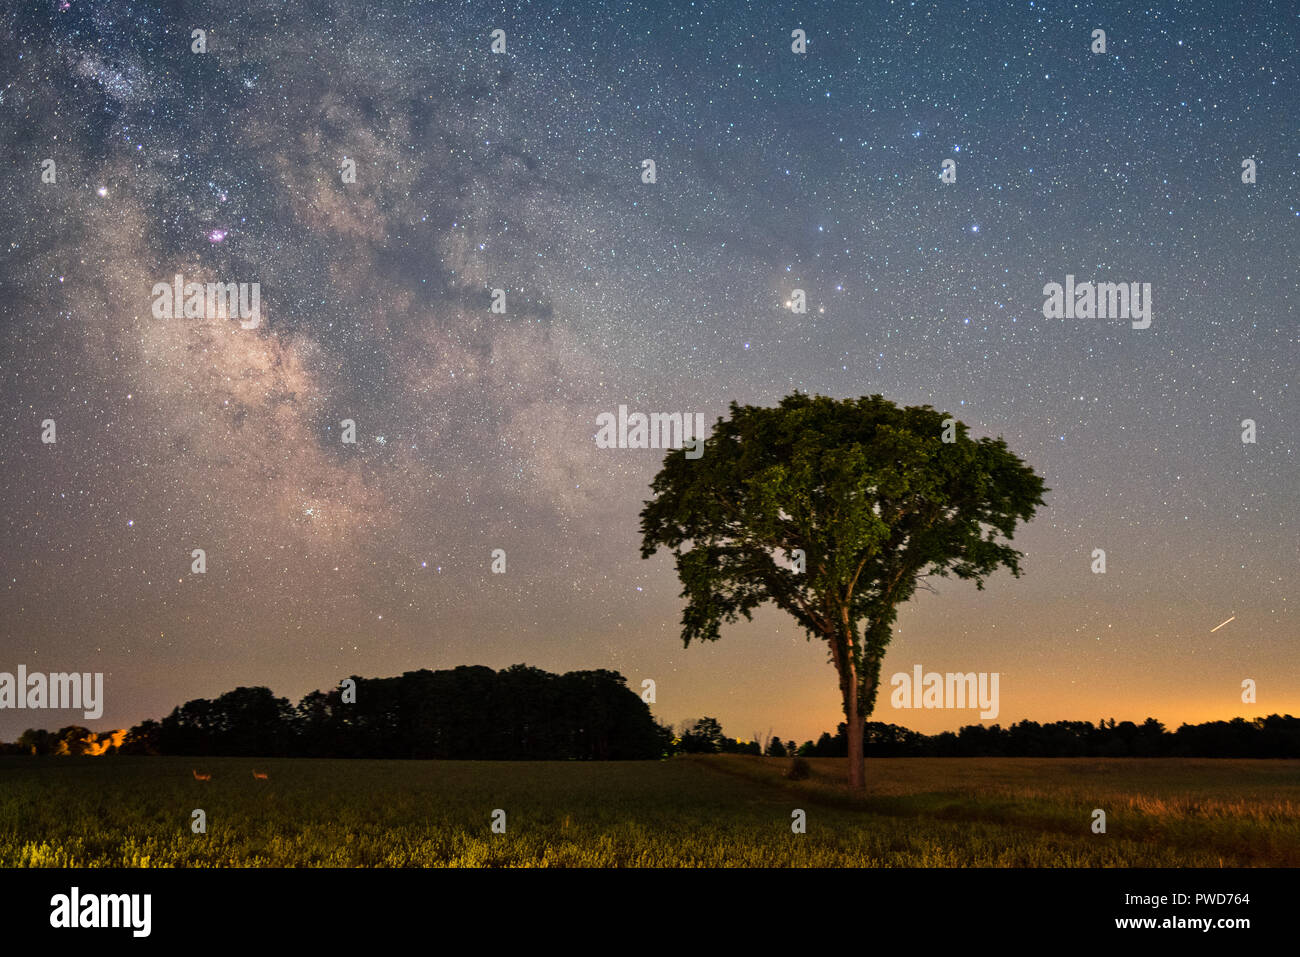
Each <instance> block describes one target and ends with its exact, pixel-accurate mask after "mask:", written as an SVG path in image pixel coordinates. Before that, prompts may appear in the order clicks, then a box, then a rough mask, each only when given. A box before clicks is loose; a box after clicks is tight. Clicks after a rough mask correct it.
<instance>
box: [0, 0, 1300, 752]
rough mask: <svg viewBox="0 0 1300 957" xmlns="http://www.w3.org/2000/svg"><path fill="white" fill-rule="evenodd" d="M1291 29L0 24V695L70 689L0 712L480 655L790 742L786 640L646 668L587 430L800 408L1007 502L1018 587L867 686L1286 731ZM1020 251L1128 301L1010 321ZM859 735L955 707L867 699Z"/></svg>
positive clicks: (129, 704) (1089, 13) (1226, 7)
mask: <svg viewBox="0 0 1300 957" xmlns="http://www.w3.org/2000/svg"><path fill="white" fill-rule="evenodd" d="M1245 10H1249V13H1245V12H1241V11H1245ZM194 28H202V29H205V30H207V38H206V39H207V47H208V50H207V52H206V53H204V54H198V53H194V52H192V51H191V42H192V41H191V30H192V29H194ZM796 28H798V29H803V30H805V31H806V33H807V37H808V47H807V52H806V53H804V54H798V53H795V52H792V50H791V43H792V39H791V31H792V30H794V29H796ZM1098 28H1100V29H1104V30H1105V31H1106V42H1107V51H1106V53H1105V54H1094V53H1093V52H1091V49H1090V45H1091V43H1092V39H1091V35H1092V31H1093V30H1094V29H1098ZM494 29H502V30H504V31H505V32H506V52H505V53H503V54H494V53H492V52H491V49H490V46H491V42H492V41H491V37H490V34H491V32H492V31H493V30H494ZM1298 35H1300V17H1298V16H1297V11H1296V7H1295V5H1294V4H1292V3H1274V4H1270V3H1262V2H1261V3H1250V4H1245V3H1241V4H1238V3H1215V2H1206V3H1200V4H1189V3H1181V4H1177V5H1175V4H1173V3H1172V2H1167V0H1166V2H1160V3H1151V4H1138V5H1131V4H1084V3H1077V4H1065V3H1056V2H1047V3H1042V2H1038V0H1034V2H1028V0H1025V2H1015V3H988V4H986V3H971V4H967V5H962V4H923V3H904V2H888V0H881V2H874V0H873V2H871V3H861V4H851V3H798V4H781V3H752V4H744V3H740V2H735V3H716V2H715V3H702V2H696V3H688V2H680V0H679V2H668V3H655V4H611V3H595V4H591V3H577V2H575V3H567V2H565V3H560V2H555V3H551V4H532V5H529V4H519V5H515V4H506V5H492V4H484V3H477V2H474V3H464V4H461V5H458V6H457V5H448V4H433V3H419V4H416V3H397V2H368V3H347V2H318V3H304V4H297V3H290V4H285V3H280V2H265V0H254V2H243V0H240V2H230V3H221V2H213V3H173V2H155V3H134V2H117V0H114V2H108V0H99V2H91V0H42V2H35V3H28V2H24V3H21V4H19V3H10V4H6V5H5V9H4V10H3V12H2V13H0V154H2V156H0V158H2V162H0V199H2V201H0V228H2V234H0V239H2V244H0V329H2V335H3V374H2V376H0V427H2V428H3V442H0V469H2V474H3V482H2V483H0V515H2V516H3V545H2V547H0V582H2V583H3V588H0V671H10V672H12V671H15V670H16V669H17V666H18V665H20V664H22V665H26V666H27V668H28V669H29V670H32V671H90V672H96V671H102V672H104V673H105V696H106V705H105V711H104V715H103V718H102V720H101V721H98V722H84V721H83V720H82V718H81V715H80V713H75V712H47V713H44V714H34V713H33V712H29V711H23V712H16V711H4V712H0V739H5V740H12V739H13V738H14V737H16V736H17V735H18V734H19V733H20V732H21V731H22V730H23V729H24V728H26V727H30V726H33V725H35V726H39V727H48V728H57V727H61V726H63V725H66V724H72V723H79V724H80V723H89V724H91V726H92V727H94V728H96V729H97V730H98V729H105V728H116V727H127V726H129V725H131V724H134V723H137V722H138V721H140V720H141V719H143V718H146V717H154V718H158V717H162V716H163V715H165V714H166V713H167V712H168V711H170V709H171V708H172V707H173V706H174V705H177V704H180V703H181V702H183V701H185V700H188V699H190V698H195V697H213V696H215V695H217V694H219V693H221V692H223V691H226V690H230V689H232V688H234V687H236V686H238V685H267V686H269V687H271V688H272V689H274V690H275V692H276V693H277V694H281V695H285V696H288V697H289V698H290V699H291V700H293V701H296V700H297V699H298V698H299V697H300V696H301V695H302V694H304V693H306V692H307V691H310V690H312V689H316V688H330V687H333V686H335V685H336V684H337V682H338V680H339V679H340V678H342V677H345V676H347V675H349V674H361V675H366V676H382V675H390V674H397V673H400V672H402V671H406V670H410V669H416V668H447V667H454V666H456V665H460V664H484V665H488V666H491V667H494V668H499V667H505V666H507V665H510V664H513V663H516V662H527V663H528V664H531V665H535V666H537V667H541V668H544V669H546V670H549V671H568V670H575V669H590V668H610V669H615V670H618V671H620V672H622V673H623V674H624V675H625V676H627V678H628V680H629V683H630V684H631V685H632V686H633V687H634V688H636V689H638V690H639V689H640V685H641V681H642V679H644V678H653V679H654V680H655V681H656V683H657V703H656V704H655V705H654V707H653V710H654V713H655V715H656V716H657V717H658V718H659V719H660V720H662V721H665V722H673V723H677V722H680V721H682V720H683V719H686V718H694V717H698V716H700V715H712V716H715V717H717V718H718V719H719V720H720V721H721V722H722V725H723V728H724V729H725V730H726V731H727V733H728V734H730V735H732V736H734V737H740V738H749V737H750V736H751V734H752V733H753V732H755V731H757V732H760V733H766V732H767V730H768V729H769V728H771V729H774V730H775V731H776V732H777V733H778V734H780V735H781V736H783V737H785V738H797V739H798V740H800V741H802V740H804V739H805V738H811V737H816V735H817V734H819V733H820V732H821V731H823V730H826V729H833V728H834V726H835V723H836V722H837V721H838V720H841V718H840V699H839V694H838V690H837V686H836V679H835V674H834V671H833V669H832V668H831V666H830V665H829V664H828V663H827V656H826V651H825V648H824V646H822V645H820V644H816V645H813V644H809V643H807V642H806V641H805V638H804V636H803V634H802V633H801V632H800V631H799V630H798V628H797V626H796V625H795V624H794V623H793V621H791V620H789V619H787V618H785V617H784V616H782V615H780V614H779V613H777V612H775V611H772V612H765V613H760V614H759V615H758V616H757V617H756V619H755V621H754V622H753V623H743V622H742V623H741V624H738V625H734V626H731V627H729V628H727V629H724V632H723V639H722V641H720V642H718V643H716V644H713V645H705V646H701V647H695V646H692V647H691V648H689V649H683V647H682V643H681V639H680V624H679V616H680V614H681V608H682V605H683V599H681V598H679V597H678V593H679V591H680V586H679V584H678V583H677V580H676V577H675V574H674V571H673V566H672V560H671V556H669V555H668V554H666V553H660V554H659V555H657V556H656V557H655V558H653V559H651V560H648V561H645V560H642V559H641V558H640V557H639V543H640V533H639V528H638V521H639V520H638V513H639V512H640V510H641V507H642V503H643V501H644V500H645V499H646V498H647V497H648V496H649V488H648V486H649V482H650V480H651V478H652V477H653V475H654V474H655V472H656V471H657V469H658V466H659V463H660V461H661V460H662V456H663V453H662V451H658V450H636V449H602V448H597V446H596V443H595V441H594V435H595V433H596V429H597V427H596V416H597V415H599V414H600V413H602V412H614V411H616V410H617V408H618V406H619V405H627V406H628V408H629V409H630V410H633V411H642V412H652V411H659V412H674V411H680V412H697V411H698V412H703V413H704V414H705V417H706V420H707V422H709V423H710V424H712V422H713V421H714V420H715V419H716V417H717V416H719V415H721V414H724V413H725V412H726V409H727V405H728V403H729V402H730V401H732V400H736V401H739V402H742V403H752V404H758V405H773V404H775V403H776V402H777V401H779V399H780V398H781V397H782V396H784V395H786V394H788V393H790V392H792V391H794V390H796V389H798V390H802V391H805V392H810V393H820V394H824V395H831V396H835V397H850V396H860V395H866V394H872V393H882V394H884V395H885V396H886V397H887V398H889V399H891V400H893V401H895V402H898V403H899V404H906V405H913V404H923V403H925V404H930V405H933V406H934V407H935V408H937V409H941V410H945V411H947V412H950V413H951V414H952V415H954V416H956V417H957V418H959V419H961V420H962V421H963V422H965V423H967V424H968V425H969V426H970V427H971V430H972V433H973V434H974V435H976V436H980V435H994V436H997V435H1000V436H1003V437H1004V438H1005V439H1006V440H1007V442H1008V444H1009V446H1010V448H1011V449H1012V451H1014V452H1015V453H1017V454H1018V455H1020V456H1021V457H1022V458H1024V459H1025V461H1026V462H1027V463H1028V464H1030V465H1031V466H1032V467H1033V468H1034V469H1035V471H1037V472H1038V474H1040V475H1041V476H1043V478H1044V480H1045V482H1046V484H1047V485H1048V486H1049V487H1050V488H1051V490H1052V491H1051V492H1049V493H1048V495H1047V507H1046V508H1044V509H1041V510H1040V512H1039V514H1038V516H1037V517H1036V518H1035V519H1034V520H1033V521H1032V522H1031V523H1030V524H1029V525H1028V526H1026V527H1024V528H1023V530H1022V531H1020V532H1019V533H1018V534H1017V536H1016V539H1015V544H1016V546H1017V547H1019V548H1020V549H1021V550H1023V551H1024V552H1025V553H1026V559H1025V561H1024V572H1025V574H1024V577H1023V578H1021V579H1018V580H1017V579H1015V578H1013V577H1012V576H1011V575H1010V574H1009V573H1007V572H1005V571H1003V572H1000V573H999V574H998V575H996V576H994V577H993V578H992V579H991V580H990V582H989V585H988V587H987V588H986V589H985V590H984V591H982V592H980V591H977V590H976V589H975V587H974V585H973V584H970V583H962V582H957V581H955V580H943V579H939V580H938V581H937V584H936V588H937V590H938V594H931V593H927V592H922V593H919V594H918V596H917V598H916V599H915V600H914V601H913V602H912V603H910V604H909V605H908V606H907V607H906V608H905V609H904V610H903V611H902V613H901V615H900V617H899V627H898V630H897V633H896V636H895V638H894V641H893V643H892V645H891V646H890V650H889V653H888V655H887V657H886V659H885V663H884V667H883V675H882V677H884V678H885V680H886V681H887V679H888V676H889V675H891V674H893V673H894V672H897V671H907V672H910V671H911V669H912V667H913V665H916V664H920V665H922V666H923V667H924V668H925V669H926V670H927V671H929V670H936V671H976V672H994V671H996V672H999V673H1000V675H1001V713H1000V714H999V716H998V718H997V719H996V721H997V723H1000V724H1002V725H1003V726H1006V725H1007V724H1009V723H1010V722H1012V721H1015V720H1019V719H1021V718H1031V719H1034V720H1038V721H1050V720H1056V719H1080V720H1091V721H1096V720H1097V719H1099V718H1102V717H1106V718H1109V717H1114V718H1116V719H1118V720H1124V719H1130V720H1135V721H1141V720H1142V719H1143V718H1144V717H1146V716H1148V715H1153V716H1155V717H1157V718H1159V719H1161V720H1162V721H1164V722H1165V723H1166V724H1168V725H1170V726H1171V727H1175V726H1177V725H1178V724H1179V723H1181V722H1183V721H1188V722H1196V721H1203V720H1209V719H1218V718H1229V717H1233V716H1237V715H1243V716H1245V717H1254V716H1256V715H1263V714H1269V713H1274V712H1277V713H1287V712H1290V713H1293V714H1296V713H1300V653H1298V652H1297V639H1298V638H1300V627H1298V626H1297V616H1296V613H1297V604H1300V598H1298V597H1297V595H1298V591H1297V566H1298V564H1300V537H1298V535H1297V527H1298V523H1297V516H1298V515H1300V473H1298V472H1297V432H1296V427H1297V423H1298V422H1300V396H1298V395H1297V385H1298V383H1297V382H1296V378H1297V365H1298V363H1297V358H1298V357H1300V343H1298V342H1297V339H1298V336H1297V309H1296V302H1297V299H1298V298H1300V268H1298V267H1297V249H1298V248H1300V246H1298V244H1297V241H1296V233H1297V229H1298V228H1300V173H1298V172H1297V170H1300V135H1298V134H1300V110H1298V106H1300V97H1298V95H1297V83H1296V81H1297V69H1296V64H1297V60H1296V39H1297V36H1298ZM345 158H348V159H352V160H354V161H355V163H356V181H355V183H344V182H342V177H341V174H340V170H341V167H342V164H343V161H344V159H345ZM1247 158H1251V159H1254V160H1255V162H1256V164H1257V182H1255V183H1253V184H1246V183H1243V182H1242V166H1241V163H1242V160H1243V159H1247ZM46 159H53V160H54V161H55V169H56V182H54V183H47V182H43V181H42V164H43V161H44V160H46ZM644 159H653V160H654V161H655V164H656V167H657V169H656V175H657V181H656V182H655V183H653V184H648V183H644V182H642V160H644ZM947 159H951V160H955V162H956V176H957V181H956V182H955V183H952V184H947V183H944V182H942V181H941V179H940V173H941V172H942V169H941V166H942V163H943V161H944V160H947ZM178 273H179V274H183V275H184V277H185V281H187V282H189V281H198V282H210V281H221V282H246V283H252V282H257V283H259V284H260V290H261V306H262V316H261V318H262V322H261V325H260V326H259V327H257V328H255V329H244V328H241V325H240V323H239V322H237V321H234V320H229V319H211V318H209V319H196V318H188V319H187V318H183V317H181V318H173V319H157V318H154V316H153V315H152V313H151V307H152V305H153V302H154V296H153V293H152V289H153V286H154V284H155V283H159V282H162V283H171V282H172V281H173V278H174V276H175V275H176V274H178ZM1067 275H1073V276H1075V277H1076V280H1077V281H1078V282H1083V281H1085V280H1092V281H1114V282H1139V283H1150V284H1151V287H1152V304H1153V309H1152V322H1151V325H1150V327H1149V328H1147V329H1134V328H1132V327H1131V325H1130V323H1129V322H1128V321H1125V320H1121V319H1065V318H1053V319H1047V318H1045V317H1044V315H1043V302H1044V298H1045V297H1044V294H1043V287H1044V285H1045V284H1047V283H1050V282H1058V283H1064V282H1065V280H1066V276H1067ZM493 288H502V289H504V290H505V293H506V302H507V311H506V312H505V313H504V314H499V313H493V312H491V311H490V306H491V290H492V289H493ZM796 288H799V289H803V290H805V291H806V294H807V302H808V308H807V312H806V313H804V314H799V313H796V312H794V311H792V309H791V308H789V307H787V306H786V302H787V301H789V300H790V297H791V294H792V290H794V289H796ZM1247 418H1249V419H1253V420H1254V421H1255V422H1256V423H1257V430H1258V434H1257V442H1256V443H1255V444H1246V443H1243V442H1242V440H1241V433H1242V428H1241V422H1242V420H1243V419H1247ZM46 419H53V420H55V423H56V429H57V441H56V442H55V443H54V444H47V443H43V442H42V441H41V433H42V422H43V421H44V420H46ZM344 419H352V420H354V421H355V423H356V438H357V441H356V444H355V445H348V444H344V443H342V442H341V441H340V431H341V427H340V423H341V422H342V421H343V420H344ZM195 548H202V549H204V550H205V551H206V555H207V571H206V573H205V574H192V573H191V562H192V559H191V552H192V550H193V549H195ZM498 548H499V549H504V550H505V552H506V556H507V570H506V573H505V574H493V573H492V571H491V563H492V551H493V549H498ZM1096 548H1101V549H1104V550H1105V552H1106V562H1107V572H1106V574H1104V575H1102V574H1093V573H1092V571H1091V564H1092V551H1093V549H1096ZM1231 616H1235V619H1234V620H1233V621H1231V622H1230V623H1229V624H1227V625H1226V626H1224V627H1223V628H1221V629H1219V630H1218V631H1215V632H1213V633H1211V629H1212V628H1214V627H1215V626H1216V625H1218V624H1219V623H1220V622H1222V621H1224V620H1225V619H1228V618H1229V617H1231ZM1245 678H1252V679H1254V680H1255V681H1256V682H1257V683H1258V703H1257V704H1243V703H1242V701H1241V682H1242V680H1243V679H1245ZM874 718H875V719H876V720H883V721H891V722H893V723H897V724H903V725H907V726H909V727H913V728H918V729H920V730H924V731H936V730H940V729H946V728H956V727H958V726H960V725H962V724H968V723H974V722H976V721H978V720H979V719H978V714H977V712H975V711H910V712H906V711H898V710H894V709H892V708H891V707H890V705H889V695H888V687H887V686H886V687H885V688H884V689H882V693H881V695H880V698H879V701H878V705H877V708H876V712H875V714H874ZM986 723H993V722H991V721H990V722H986Z"/></svg>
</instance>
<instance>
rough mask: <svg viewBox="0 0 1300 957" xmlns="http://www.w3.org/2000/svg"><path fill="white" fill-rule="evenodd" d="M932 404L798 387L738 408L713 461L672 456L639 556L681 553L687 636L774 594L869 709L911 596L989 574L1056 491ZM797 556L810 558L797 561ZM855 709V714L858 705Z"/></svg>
mask: <svg viewBox="0 0 1300 957" xmlns="http://www.w3.org/2000/svg"><path fill="white" fill-rule="evenodd" d="M947 418H948V417H947V416H946V415H944V414H943V413H941V412H937V411H935V410H934V409H932V408H931V407H930V406H919V407H909V408H899V407H898V406H896V405H895V404H894V403H892V402H890V401H888V400H886V399H885V398H883V397H882V396H879V395H873V396H864V397H862V398H860V399H848V400H842V401H841V400H836V399H831V398H827V397H825V396H813V397H810V396H808V395H805V394H803V393H799V392H796V393H794V394H793V395H790V396H787V397H786V398H784V399H783V400H781V403H780V405H779V406H777V407H775V408H763V407H757V406H748V405H747V406H741V405H738V404H736V403H734V402H733V403H732V405H731V417H730V418H729V419H725V420H724V419H719V420H718V423H717V425H716V426H715V428H714V430H713V432H712V434H711V435H710V436H709V438H708V439H707V440H706V442H705V444H704V452H703V455H702V457H700V458H698V459H688V458H686V455H685V450H684V449H678V450H674V451H671V452H669V453H668V455H667V456H666V457H665V459H664V464H663V467H662V468H661V470H660V471H659V473H658V475H657V476H656V477H655V479H654V482H653V483H652V485H651V488H652V490H653V492H654V498H653V499H652V500H650V501H648V502H646V504H645V507H644V508H643V509H642V512H641V533H642V545H641V555H642V557H643V558H649V557H650V556H651V555H653V554H654V553H655V552H656V551H657V550H658V549H660V548H667V549H669V550H671V551H672V552H673V554H674V555H675V557H676V563H677V574H678V577H679V578H680V580H681V582H682V586H683V590H682V593H681V594H682V597H683V598H685V599H686V602H687V603H686V607H685V609H684V610H683V612H682V639H683V642H684V643H685V644H686V645H689V644H690V643H691V642H692V641H715V640H717V638H718V637H719V632H720V627H721V626H722V624H724V623H729V622H735V621H737V620H739V618H740V617H741V616H744V617H745V618H746V619H750V618H752V613H753V611H754V609H756V608H757V607H759V606H760V605H762V604H764V603H766V602H772V603H774V604H775V605H777V606H778V607H779V608H781V609H782V610H784V611H785V612H787V613H788V614H790V615H791V616H792V617H793V618H794V619H795V620H796V621H797V622H798V623H799V624H800V625H801V626H803V628H804V630H805V631H806V632H807V634H808V636H809V638H810V639H811V638H812V637H817V638H820V639H822V640H824V641H826V642H827V643H828V646H829V649H830V654H831V658H832V660H833V661H834V662H835V663H836V667H837V669H838V671H839V673H840V676H841V686H842V687H841V690H842V692H843V693H844V695H845V700H846V708H847V702H848V695H849V694H850V693H851V692H852V690H853V688H854V686H856V692H857V695H858V699H859V700H858V704H859V709H858V710H859V712H860V714H861V715H864V716H865V715H867V714H870V712H871V709H872V707H873V706H874V703H875V695H876V688H877V685H878V681H879V673H880V662H881V659H882V658H883V655H884V651H885V647H886V645H887V644H888V643H889V639H890V635H891V628H892V625H893V622H894V620H895V617H896V615H897V609H898V606H899V605H900V604H901V603H903V602H905V601H907V600H908V598H910V597H911V596H912V594H913V593H914V591H915V590H916V587H917V583H918V581H919V580H920V578H921V577H923V576H927V575H935V576H939V577H947V576H949V575H951V576H955V577H957V578H961V579H970V580H973V581H974V582H975V584H976V587H978V588H983V585H984V579H985V578H986V576H988V575H990V574H991V573H992V572H994V571H995V570H996V569H998V568H1000V567H1006V568H1008V569H1010V571H1011V573H1012V574H1013V575H1016V576H1019V574H1020V558H1021V557H1022V556H1021V553H1020V552H1018V551H1016V550H1015V549H1013V548H1011V547H1010V545H1008V544H1006V542H1009V541H1010V540H1011V539H1012V537H1013V534H1014V531H1015V528H1016V525H1017V523H1018V522H1021V521H1028V520H1029V519H1030V518H1031V517H1032V516H1033V514H1034V511H1035V509H1036V508H1037V506H1039V505H1042V504H1043V498H1042V496H1043V493H1044V492H1046V491H1047V489H1046V487H1045V486H1044V485H1043V482H1042V480H1041V479H1040V478H1039V477H1038V476H1037V475H1035V474H1034V472H1033V470H1032V469H1030V468H1029V467H1028V466H1027V465H1025V464H1024V463H1023V462H1021V461H1020V459H1018V458H1017V457H1016V456H1015V455H1013V454H1012V453H1011V452H1010V451H1009V450H1008V449H1007V446H1006V443H1005V442H1004V441H1003V440H1002V439H992V438H982V439H978V440H974V439H971V438H970V437H969V436H968V434H967V428H966V426H965V425H963V424H962V423H960V422H955V423H954V426H953V430H952V431H953V438H954V441H952V442H944V441H943V433H944V423H945V420H946V419H947ZM798 552H802V554H803V556H804V560H805V562H806V567H805V569H804V570H803V571H802V572H800V571H797V570H795V569H794V568H792V567H790V563H791V561H792V559H793V556H795V555H796V554H797V553H798ZM846 713H847V710H846Z"/></svg>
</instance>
